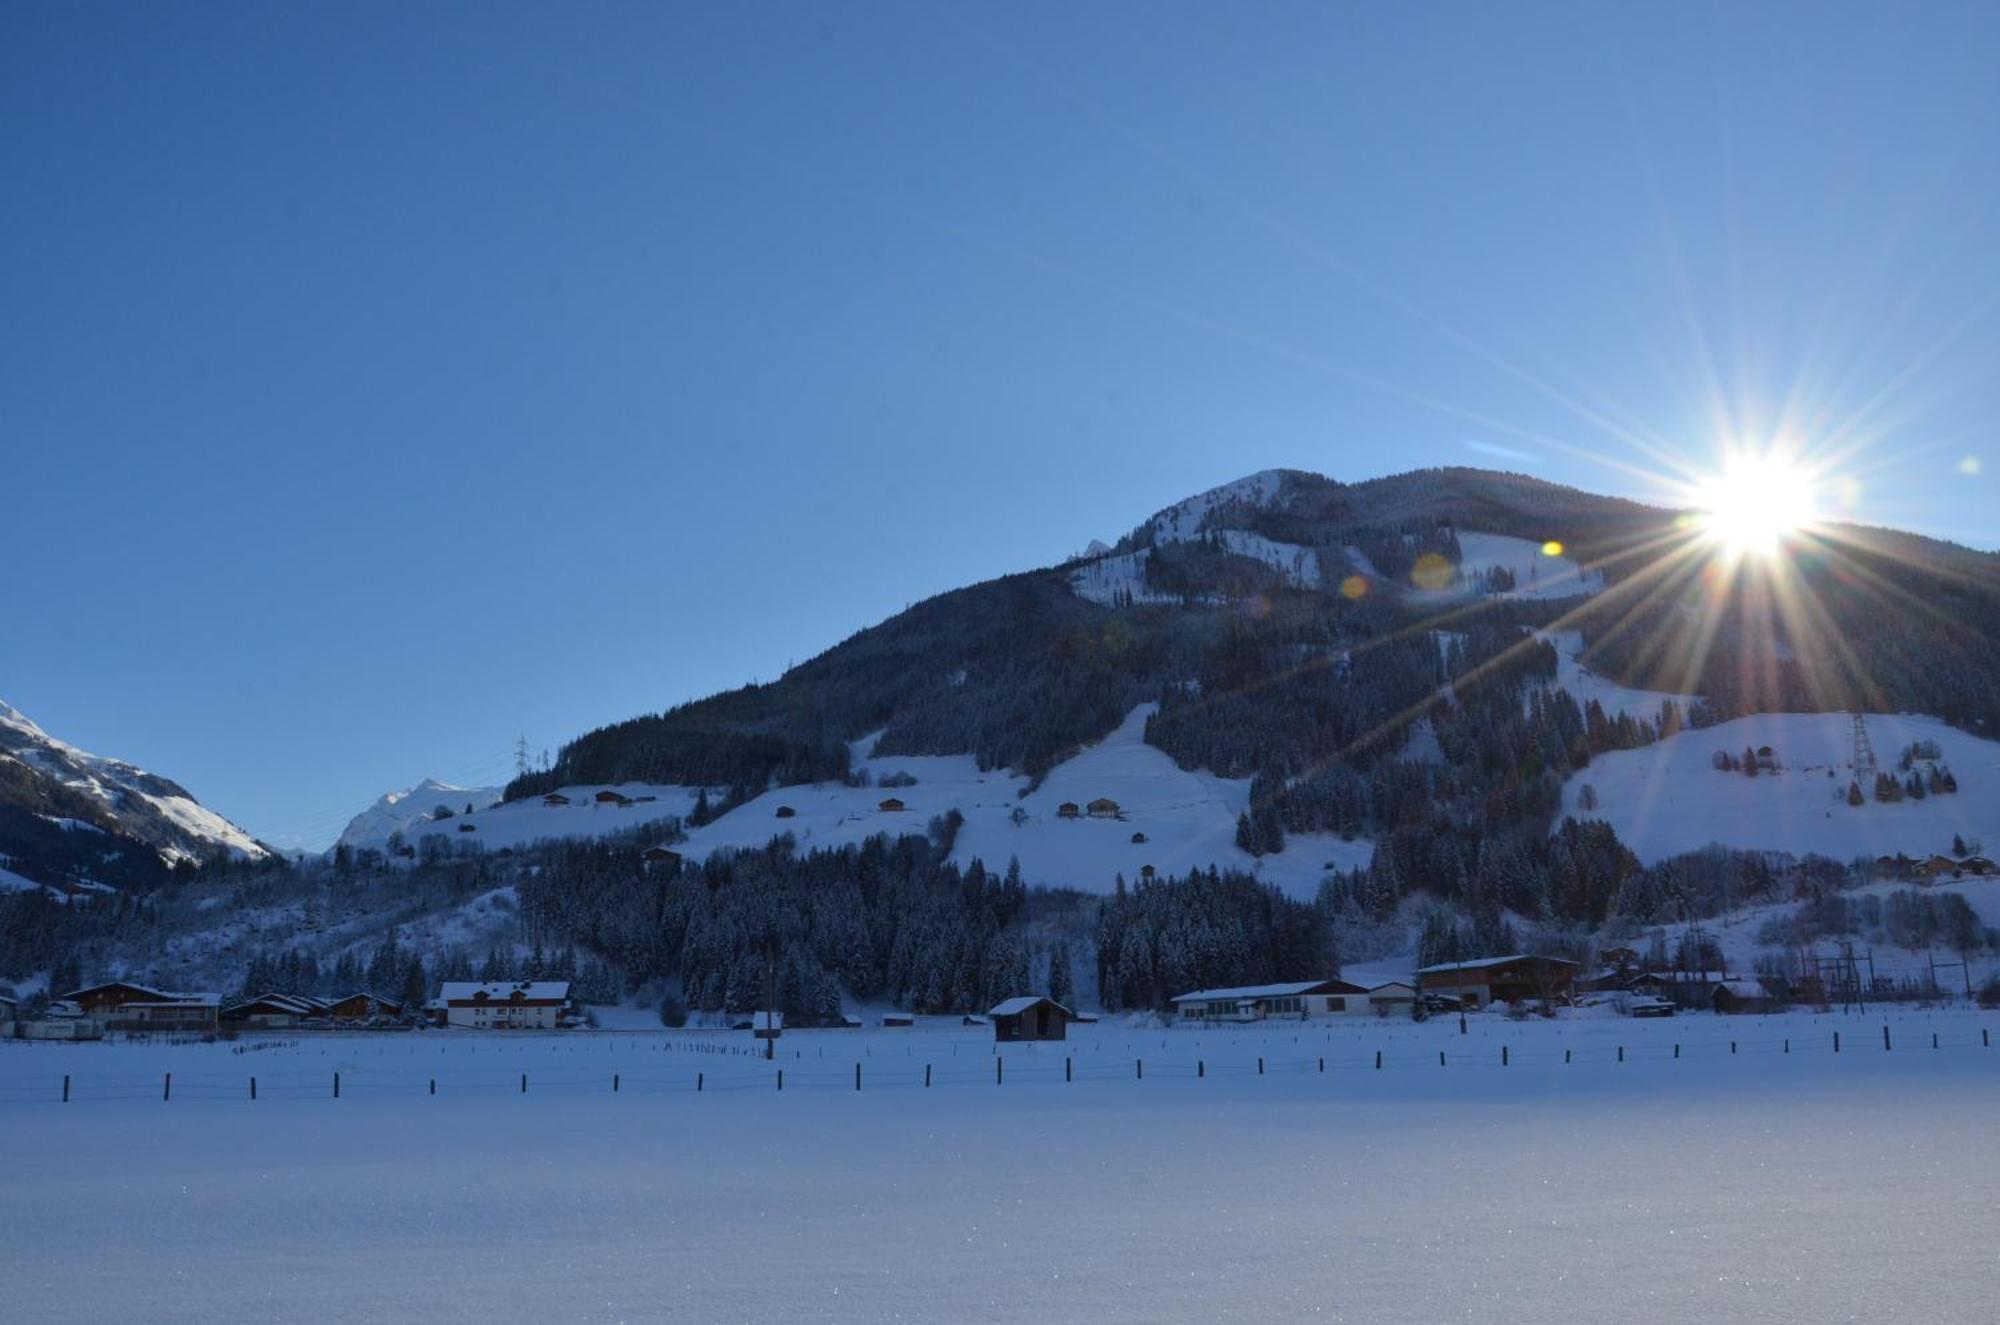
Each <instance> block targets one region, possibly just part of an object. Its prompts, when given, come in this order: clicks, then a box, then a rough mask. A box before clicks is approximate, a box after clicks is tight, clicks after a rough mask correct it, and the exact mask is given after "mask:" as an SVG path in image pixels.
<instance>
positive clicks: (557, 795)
mask: <svg viewBox="0 0 2000 1325" xmlns="http://www.w3.org/2000/svg"><path fill="white" fill-rule="evenodd" d="M542 804H544V805H546V806H548V807H549V808H550V809H554V808H555V807H556V806H558V805H567V804H569V797H567V796H565V795H563V794H562V793H561V792H560V791H552V792H550V793H549V794H548V795H546V796H544V797H542Z"/></svg>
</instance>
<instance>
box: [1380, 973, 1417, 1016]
mask: <svg viewBox="0 0 2000 1325" xmlns="http://www.w3.org/2000/svg"><path fill="white" fill-rule="evenodd" d="M1416 1001H1417V987H1416V986H1415V985H1413V984H1410V983H1409V982H1408V981H1404V980H1389V981H1385V982H1384V983H1382V984H1379V985H1371V986H1370V987H1369V989H1368V1010H1369V1011H1370V1012H1373V1013H1375V1014H1376V1015H1377V1016H1382V1017H1386V1016H1391V1015H1393V1014H1396V1013H1408V1012H1409V1011H1410V1009H1411V1005H1412V1004H1414V1003H1415V1002H1416Z"/></svg>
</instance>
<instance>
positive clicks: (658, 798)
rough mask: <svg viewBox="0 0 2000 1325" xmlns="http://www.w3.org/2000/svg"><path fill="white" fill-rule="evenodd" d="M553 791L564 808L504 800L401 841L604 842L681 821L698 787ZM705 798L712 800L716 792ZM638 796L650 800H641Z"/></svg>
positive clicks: (537, 800) (639, 785)
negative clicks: (603, 795) (612, 797)
mask: <svg viewBox="0 0 2000 1325" xmlns="http://www.w3.org/2000/svg"><path fill="white" fill-rule="evenodd" d="M557 790H558V791H559V792H561V794H563V795H565V796H567V797H569V798H570V803H569V804H568V805H544V804H543V803H542V798H541V797H540V796H530V797H528V798H527V799H526V800H518V801H508V802H507V803H506V804H504V805H493V806H490V807H488V808H486V809H483V810H476V811H474V812H473V813H471V814H459V815H454V816H453V817H452V818H449V819H444V820H441V821H439V822H437V823H433V824H430V825H428V826H425V825H422V824H419V825H418V826H416V827H414V828H411V829H408V830H406V831H405V832H404V837H405V838H407V839H408V842H409V845H410V846H412V847H414V846H416V845H417V843H418V842H420V841H421V840H423V839H424V838H426V837H429V836H433V835H436V836H438V837H442V838H444V839H445V841H446V843H447V844H449V845H451V846H452V847H453V848H456V846H457V844H458V843H459V842H461V841H468V840H469V841H470V843H471V844H472V845H474V846H477V847H479V848H480V849H482V850H485V851H498V850H499V849H500V848H502V847H517V848H518V847H523V846H527V845H528V844H529V843H531V842H539V841H543V840H545V839H551V840H552V839H557V838H577V837H606V836H609V835H610V834H612V833H620V832H624V831H625V830H627V829H631V828H637V827H639V826H640V825H642V824H649V823H655V822H657V821H659V820H661V819H672V818H685V817H686V816H687V813H688V811H690V810H692V809H693V808H694V804H695V798H696V797H697V796H698V795H700V792H701V789H700V788H698V787H677V786H665V785H659V784H655V783H649V782H619V783H593V784H591V785H589V786H575V787H560V788H558V789H557ZM600 791H615V792H618V793H619V794H621V795H623V796H626V797H629V798H630V799H632V800H633V801H634V802H635V803H634V804H631V805H600V804H598V803H597V801H596V799H595V798H596V796H597V793H598V792H600ZM709 794H710V795H711V796H717V795H719V794H720V793H719V792H710V793H709ZM641 796H650V797H652V798H653V799H652V800H649V801H641V800H639V798H640V797H641ZM464 804H465V802H463V801H460V802H459V803H458V806H459V807H463V806H464ZM466 823H469V824H471V825H472V826H473V830H472V831H471V832H470V833H462V832H460V831H459V825H460V824H466Z"/></svg>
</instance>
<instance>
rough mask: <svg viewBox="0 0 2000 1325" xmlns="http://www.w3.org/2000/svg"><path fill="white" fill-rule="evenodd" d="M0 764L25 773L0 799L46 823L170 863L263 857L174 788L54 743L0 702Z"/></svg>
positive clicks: (255, 845)
mask: <svg viewBox="0 0 2000 1325" xmlns="http://www.w3.org/2000/svg"><path fill="white" fill-rule="evenodd" d="M0 760H5V761H8V762H11V763H12V764H14V765H17V766H18V768H19V769H24V770H26V776H25V777H21V776H19V775H18V774H17V776H16V777H14V778H10V779H7V781H6V783H5V790H4V792H0V795H4V796H5V798H6V801H7V803H10V804H18V805H19V807H20V808H23V809H27V810H30V811H32V812H34V813H36V814H40V815H42V816H43V817H45V818H63V819H73V820H75V821H76V822H78V823H79V824H87V825H88V826H90V827H95V828H99V829H103V830H107V831H112V832H117V833H121V834H123V835H125V836H127V837H130V838H134V839H136V840H138V841H140V842H142V843H144V844H145V845H147V846H150V847H152V848H153V849H154V850H156V851H158V852H159V853H160V857H161V859H163V860H166V861H168V862H169V863H172V862H175V861H182V860H207V859H212V858H215V857H217V856H220V855H223V854H225V853H226V854H228V855H231V856H235V857H237V858H240V859H259V858H262V857H264V856H266V855H269V854H270V852H269V850H268V849H267V848H266V847H265V846H264V845H263V844H262V843H260V842H258V841H257V840H256V839H255V838H253V837H251V836H250V834H248V833H246V832H244V831H243V830H242V829H241V828H238V827H237V826H236V825H235V824H233V823H231V822H229V820H227V819H225V818H223V817H222V816H221V815H219V814H217V813H215V812H214V811H213V810H210V809H207V808H206V807H204V806H203V805H201V804H200V803H199V802H198V801H196V800H195V798H194V797H193V796H192V795H191V794H189V792H188V791H187V790H186V788H184V787H182V786H181V785H180V784H179V783H176V782H173V781H170V780H168V779H167V778H163V777H160V776H159V775H158V774H155V773H149V772H147V771H146V770H145V769H142V768H139V767H137V766H136V765H133V764H129V763H126V762H125V761H124V760H122V759H106V758H104V757H102V756H100V755H94V754H91V753H89V752H88V751H84V750H79V749H78V748H76V747H75V746H73V745H70V744H69V743H67V742H65V741H59V740H57V739H56V738H55V737H53V736H51V735H49V734H48V733H47V732H45V731H43V730H42V729H41V727H39V726H38V725H36V724H35V722H34V721H32V720H31V719H30V718H29V717H28V716H27V715H26V714H24V713H22V712H21V711H20V710H19V709H17V708H15V707H13V706H12V705H10V704H7V703H4V702H0ZM51 808H52V809H53V814H52V813H51Z"/></svg>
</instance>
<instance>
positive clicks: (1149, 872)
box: [1139, 865, 1159, 879]
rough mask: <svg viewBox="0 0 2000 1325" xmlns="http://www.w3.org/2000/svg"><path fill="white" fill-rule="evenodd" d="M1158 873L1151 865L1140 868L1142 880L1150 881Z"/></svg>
mask: <svg viewBox="0 0 2000 1325" xmlns="http://www.w3.org/2000/svg"><path fill="white" fill-rule="evenodd" d="M1157 873H1159V871H1158V870H1155V869H1154V868H1153V867H1152V866H1151V865H1141V866H1140V867H1139V877H1140V878H1142V879H1150V878H1152V877H1153V876H1154V875H1155V874H1157Z"/></svg>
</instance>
